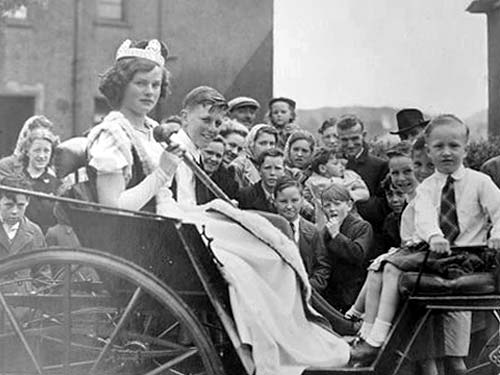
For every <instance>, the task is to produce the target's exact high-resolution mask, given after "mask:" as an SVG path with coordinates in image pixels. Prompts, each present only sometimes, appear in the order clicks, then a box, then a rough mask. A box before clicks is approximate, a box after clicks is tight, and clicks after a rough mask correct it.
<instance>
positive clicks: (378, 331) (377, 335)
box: [366, 318, 392, 348]
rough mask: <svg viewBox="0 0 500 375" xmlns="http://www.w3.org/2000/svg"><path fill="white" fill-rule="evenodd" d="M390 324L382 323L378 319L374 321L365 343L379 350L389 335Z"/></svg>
mask: <svg viewBox="0 0 500 375" xmlns="http://www.w3.org/2000/svg"><path fill="white" fill-rule="evenodd" d="M391 327H392V323H390V322H384V321H383V320H380V319H378V318H377V319H375V323H374V324H373V328H372V330H371V332H370V334H369V336H368V338H367V339H366V342H367V343H368V344H370V345H371V346H374V347H376V348H379V347H381V346H382V344H383V343H384V341H385V339H386V338H387V336H388V335H389V331H390V330H391Z"/></svg>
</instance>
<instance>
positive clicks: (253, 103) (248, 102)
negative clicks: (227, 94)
mask: <svg viewBox="0 0 500 375" xmlns="http://www.w3.org/2000/svg"><path fill="white" fill-rule="evenodd" d="M227 104H228V105H229V108H228V110H229V112H231V111H232V110H233V109H236V108H240V107H253V108H256V109H259V108H260V104H259V102H258V101H257V100H255V99H253V98H249V97H248V96H238V97H236V98H234V99H231V100H230V101H229V102H228V103H227Z"/></svg>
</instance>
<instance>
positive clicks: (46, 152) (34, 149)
mask: <svg viewBox="0 0 500 375" xmlns="http://www.w3.org/2000/svg"><path fill="white" fill-rule="evenodd" d="M51 156H52V143H50V142H49V141H48V140H46V139H35V140H34V141H33V143H32V144H31V146H30V148H29V150H28V160H29V162H28V163H29V166H30V167H31V168H33V169H34V170H36V171H43V170H45V168H47V166H48V165H49V162H50V157H51Z"/></svg>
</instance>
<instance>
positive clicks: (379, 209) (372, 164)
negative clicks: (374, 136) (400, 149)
mask: <svg viewBox="0 0 500 375" xmlns="http://www.w3.org/2000/svg"><path fill="white" fill-rule="evenodd" d="M346 168H347V169H352V170H353V171H354V172H356V173H358V174H359V175H360V176H361V178H362V179H363V180H364V181H365V183H366V186H367V187H368V190H369V191H370V198H369V199H368V200H366V201H363V202H356V209H357V211H358V213H359V215H360V216H361V217H362V218H363V219H365V220H366V221H368V222H369V223H370V224H371V226H372V228H373V232H374V243H375V245H374V249H379V248H381V247H382V246H383V238H382V236H381V234H382V228H383V226H384V220H385V217H386V216H387V215H388V214H389V213H390V212H391V210H390V208H389V205H388V204H387V200H386V199H385V196H384V192H383V190H382V189H381V187H380V183H381V182H382V180H383V179H384V177H385V176H386V175H387V172H388V171H389V166H388V164H387V161H385V160H383V159H380V158H379V157H376V156H374V155H371V154H370V152H369V150H368V147H367V146H365V148H364V150H363V152H362V154H361V155H360V156H359V158H357V159H351V160H349V161H348V162H347V165H346Z"/></svg>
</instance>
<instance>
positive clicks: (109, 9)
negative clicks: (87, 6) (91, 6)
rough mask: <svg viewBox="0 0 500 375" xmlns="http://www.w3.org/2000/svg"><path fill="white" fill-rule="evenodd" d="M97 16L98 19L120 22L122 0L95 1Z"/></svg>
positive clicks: (121, 17) (121, 18)
mask: <svg viewBox="0 0 500 375" xmlns="http://www.w3.org/2000/svg"><path fill="white" fill-rule="evenodd" d="M97 16H98V18H100V19H105V20H115V21H122V20H123V19H124V17H123V0H97Z"/></svg>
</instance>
